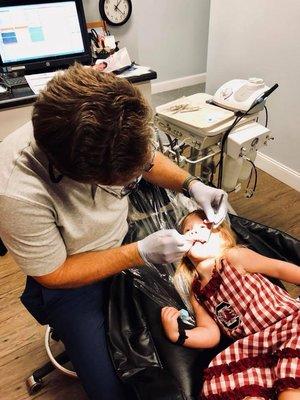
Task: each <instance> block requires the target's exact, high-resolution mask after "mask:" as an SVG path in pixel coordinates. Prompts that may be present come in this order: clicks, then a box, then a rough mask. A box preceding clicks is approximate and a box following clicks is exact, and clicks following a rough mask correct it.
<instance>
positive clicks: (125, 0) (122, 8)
mask: <svg viewBox="0 0 300 400" xmlns="http://www.w3.org/2000/svg"><path fill="white" fill-rule="evenodd" d="M131 11H132V4H131V0H103V2H102V4H101V2H100V13H101V16H102V18H103V19H105V20H106V21H107V22H108V23H109V24H110V25H123V24H125V22H127V21H128V19H129V17H130V15H131Z"/></svg>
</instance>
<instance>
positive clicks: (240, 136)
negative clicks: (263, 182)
mask: <svg viewBox="0 0 300 400" xmlns="http://www.w3.org/2000/svg"><path fill="white" fill-rule="evenodd" d="M277 87H278V84H275V85H273V86H272V87H271V88H270V87H268V86H266V84H265V83H264V81H263V80H262V79H260V78H250V79H249V80H243V79H234V80H232V81H229V82H227V83H225V84H224V85H222V86H221V87H220V88H219V89H218V90H217V91H216V93H215V95H214V96H211V95H209V94H206V93H197V94H194V95H192V96H188V97H182V98H180V99H177V100H175V101H173V102H170V103H167V104H164V105H162V106H159V107H157V108H156V116H155V125H156V127H157V130H158V131H161V132H163V133H164V134H165V136H164V135H163V137H164V139H162V135H159V137H160V142H161V149H162V150H163V152H164V153H165V154H166V155H168V156H169V157H170V158H173V159H175V160H176V161H177V163H178V164H179V165H180V166H183V165H185V164H188V165H189V171H190V173H191V174H193V175H194V174H195V168H196V164H201V178H202V179H203V180H204V181H205V182H206V183H212V179H213V176H214V171H215V170H216V167H217V166H219V174H218V184H217V186H218V187H222V189H224V190H225V191H227V192H231V191H238V190H239V189H240V187H241V182H243V181H245V180H247V179H249V181H248V186H249V182H250V180H251V177H252V171H253V169H254V172H255V184H254V188H253V189H250V188H249V187H247V190H246V197H251V196H252V195H253V193H254V190H255V186H256V180H257V176H256V169H255V165H254V160H255V158H256V154H257V151H258V150H259V149H260V148H261V147H262V146H264V145H267V144H268V142H269V141H270V140H272V139H274V138H273V137H272V135H271V132H270V130H269V129H268V128H267V124H266V126H263V125H261V124H259V123H258V122H257V121H258V116H259V112H260V111H262V110H263V109H264V108H265V110H266V117H267V109H266V107H265V102H266V99H267V97H268V96H269V95H270V94H271V93H272V92H273V91H274V90H276V89H277ZM266 122H267V118H266ZM165 138H167V139H168V142H166V140H165ZM187 153H189V154H187ZM216 158H219V161H218V162H216Z"/></svg>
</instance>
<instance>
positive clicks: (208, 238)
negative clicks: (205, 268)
mask: <svg viewBox="0 0 300 400" xmlns="http://www.w3.org/2000/svg"><path fill="white" fill-rule="evenodd" d="M211 227H212V226H211V223H210V222H207V221H206V220H203V219H202V218H201V217H200V216H199V215H197V214H191V215H189V216H188V217H187V218H186V220H185V221H184V226H183V234H184V235H185V236H186V237H187V238H188V239H191V240H193V241H194V244H193V246H192V247H191V249H190V251H189V252H188V253H187V256H188V257H189V258H190V260H191V261H192V262H193V263H197V262H199V261H203V260H206V259H208V258H214V257H217V256H219V255H220V254H221V253H222V250H223V245H224V240H223V238H222V235H221V233H220V232H219V231H218V230H217V229H212V231H211Z"/></svg>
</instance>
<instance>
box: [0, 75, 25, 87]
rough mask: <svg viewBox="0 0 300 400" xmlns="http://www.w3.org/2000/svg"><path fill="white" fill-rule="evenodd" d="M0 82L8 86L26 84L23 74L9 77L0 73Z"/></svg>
mask: <svg viewBox="0 0 300 400" xmlns="http://www.w3.org/2000/svg"><path fill="white" fill-rule="evenodd" d="M1 78H2V83H3V84H4V85H5V86H6V87H8V88H14V87H20V86H27V85H28V82H27V80H26V78H25V76H16V77H12V78H9V77H7V76H6V75H2V76H1Z"/></svg>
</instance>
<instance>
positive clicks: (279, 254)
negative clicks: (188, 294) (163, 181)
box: [26, 181, 300, 400]
mask: <svg viewBox="0 0 300 400" xmlns="http://www.w3.org/2000/svg"><path fill="white" fill-rule="evenodd" d="M130 204H131V221H130V224H129V226H130V229H129V234H128V235H127V237H126V242H131V241H135V240H138V239H141V238H143V237H145V236H146V235H148V234H150V233H152V232H154V231H156V230H158V229H162V228H166V229H167V228H174V227H176V226H177V223H178V218H179V216H180V215H183V214H185V213H186V212H187V208H186V207H185V206H182V205H179V203H178V202H176V200H175V197H174V196H173V194H172V193H171V192H169V191H166V190H164V189H160V188H157V187H155V186H154V185H151V184H149V183H147V182H145V181H141V183H140V185H139V189H138V190H137V191H136V192H134V193H133V194H132V195H130ZM230 221H231V225H232V228H233V230H234V231H235V232H236V234H237V236H238V239H239V241H240V242H241V243H244V244H246V245H247V246H248V247H249V248H252V249H253V250H255V251H257V252H259V253H261V254H263V255H265V256H268V257H273V258H278V259H281V260H285V261H290V262H293V263H295V264H300V242H299V241H298V240H296V239H295V238H293V237H291V236H289V235H288V234H286V233H283V232H280V231H278V230H276V229H273V228H270V227H267V226H264V225H262V224H258V223H256V222H253V221H250V220H247V219H245V218H241V217H239V216H236V215H230ZM173 272H174V266H172V265H156V266H153V267H152V268H150V269H149V267H146V266H144V267H139V268H136V269H132V270H129V271H126V272H123V273H120V274H118V275H117V276H115V277H114V278H113V281H112V285H111V295H110V303H109V310H108V316H109V318H108V319H109V323H108V337H109V346H110V352H111V357H112V360H113V363H114V366H115V369H116V372H117V374H118V376H119V377H120V379H121V380H122V381H123V382H124V383H125V387H127V388H129V389H128V390H129V393H130V394H129V395H128V399H130V400H194V399H196V398H197V394H198V393H199V390H200V386H201V373H202V371H203V369H204V368H205V367H206V366H207V365H208V364H209V362H210V360H211V359H212V358H213V357H214V355H216V354H217V353H218V352H220V351H221V350H222V349H223V348H225V347H227V346H228V345H229V343H230V342H229V340H228V339H226V338H225V337H224V338H223V339H222V341H221V343H220V345H219V346H218V347H217V348H214V349H211V350H201V351H200V350H193V349H188V348H185V347H181V346H176V345H174V344H173V343H171V342H169V341H168V339H167V338H166V337H165V335H164V333H163V330H162V325H161V320H160V312H161V308H162V307H163V306H166V305H174V306H176V307H178V308H179V309H180V308H186V306H185V304H184V303H183V301H182V300H181V298H180V297H179V295H178V293H177V292H176V290H175V288H174V287H173V285H172V283H171V280H170V275H171V274H172V273H173ZM275 283H276V284H278V285H280V286H281V287H283V285H282V283H281V282H279V281H275ZM53 336H54V339H59V338H56V337H55V332H51V329H50V328H49V327H47V330H46V338H45V340H46V342H47V341H49V340H50V338H51V337H52V338H53ZM46 348H47V345H46ZM47 351H48V349H47ZM48 355H49V357H50V359H52V361H49V362H48V363H47V364H46V365H44V366H43V367H42V368H39V369H38V370H36V371H35V372H33V374H32V375H31V376H30V377H29V378H28V379H27V381H26V382H27V387H28V391H29V393H30V394H34V393H36V392H38V391H39V390H40V389H41V388H42V387H43V378H44V377H45V376H47V375H48V374H49V373H50V372H51V371H53V370H54V369H55V368H56V367H57V364H59V365H60V366H62V364H65V363H67V362H68V361H69V359H68V356H67V354H66V353H65V352H63V353H62V354H59V355H58V357H55V360H56V366H54V363H53V357H52V356H51V355H50V354H49V353H48ZM70 372H71V373H70V375H72V371H70ZM75 375H76V374H75ZM73 376H74V372H73Z"/></svg>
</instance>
